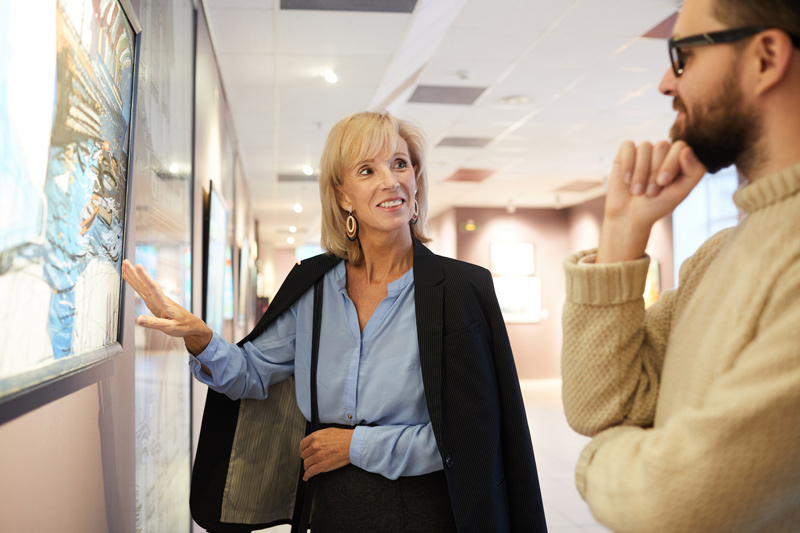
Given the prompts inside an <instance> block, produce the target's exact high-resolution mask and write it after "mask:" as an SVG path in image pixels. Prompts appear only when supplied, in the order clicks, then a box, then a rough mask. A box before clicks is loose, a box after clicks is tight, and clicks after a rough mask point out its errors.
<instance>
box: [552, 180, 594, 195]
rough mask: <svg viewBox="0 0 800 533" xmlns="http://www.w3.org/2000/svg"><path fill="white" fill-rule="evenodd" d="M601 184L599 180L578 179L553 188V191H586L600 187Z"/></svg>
mask: <svg viewBox="0 0 800 533" xmlns="http://www.w3.org/2000/svg"><path fill="white" fill-rule="evenodd" d="M602 185H603V182H601V181H586V180H578V181H573V182H572V183H568V184H566V185H564V186H563V187H559V188H558V189H555V190H554V191H553V192H586V191H590V190H592V189H594V188H596V187H600V186H602Z"/></svg>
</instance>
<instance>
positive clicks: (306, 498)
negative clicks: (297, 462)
mask: <svg viewBox="0 0 800 533" xmlns="http://www.w3.org/2000/svg"><path fill="white" fill-rule="evenodd" d="M324 279H325V276H323V277H321V278H320V279H319V281H317V283H316V284H315V285H314V326H313V328H314V329H313V333H312V336H311V383H310V386H311V424H310V427H309V429H308V434H309V435H310V434H311V433H313V432H315V431H316V430H317V429H319V406H318V405H317V363H318V362H319V337H320V329H321V327H322V291H323V280H324ZM302 476H303V470H302V468H301V470H300V483H306V487H305V488H306V490H305V494H303V507H302V511H301V512H300V518H299V522H298V523H297V529H296V530H295V529H292V532H293V533H295V532H299V533H305V532H306V531H307V530H308V521H309V518H311V502H312V500H313V498H314V489H315V487H316V481H317V478H316V477H312V478H311V479H309V480H308V481H307V482H304V481H303V479H302Z"/></svg>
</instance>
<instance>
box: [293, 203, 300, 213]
mask: <svg viewBox="0 0 800 533" xmlns="http://www.w3.org/2000/svg"><path fill="white" fill-rule="evenodd" d="M292 209H294V212H295V213H302V212H303V206H302V205H300V204H294V205H293V206H292Z"/></svg>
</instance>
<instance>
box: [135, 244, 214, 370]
mask: <svg viewBox="0 0 800 533" xmlns="http://www.w3.org/2000/svg"><path fill="white" fill-rule="evenodd" d="M122 277H123V278H125V281H127V282H128V284H129V285H130V286H131V287H133V290H135V291H136V292H137V294H139V296H140V297H141V298H142V300H144V303H145V305H146V306H147V308H148V309H149V310H150V312H151V313H153V316H145V315H142V316H140V317H138V318H137V319H136V323H137V324H139V325H140V326H143V327H145V328H152V329H157V330H159V331H163V332H164V333H166V334H167V335H170V336H172V337H182V338H183V340H184V342H185V343H186V348H187V349H188V350H189V352H191V353H192V354H193V355H198V354H200V353H201V352H202V351H203V350H205V349H206V346H208V343H209V342H211V337H212V336H213V332H212V331H211V328H209V327H208V326H206V324H205V322H203V321H202V320H200V319H199V318H197V317H196V316H194V315H193V314H192V313H190V312H189V311H187V310H186V309H184V308H183V307H181V306H180V305H178V304H176V303H175V302H174V301H173V300H172V299H170V298H168V297H167V295H166V294H164V291H163V290H161V286H160V285H159V284H158V283H157V282H156V280H154V279H153V278H152V277H151V276H150V274H148V273H147V271H146V270H145V269H144V267H143V266H142V265H136V266H135V267H134V266H133V265H132V264H131V262H130V261H128V260H127V259H126V260H124V261H123V262H122Z"/></svg>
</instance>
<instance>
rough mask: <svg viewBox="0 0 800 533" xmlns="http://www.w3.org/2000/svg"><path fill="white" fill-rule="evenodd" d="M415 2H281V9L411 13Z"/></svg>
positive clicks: (329, 0)
mask: <svg viewBox="0 0 800 533" xmlns="http://www.w3.org/2000/svg"><path fill="white" fill-rule="evenodd" d="M416 4H417V0H392V1H391V2H387V1H386V0H281V9H306V10H315V11H364V12H368V13H411V12H412V11H414V6H415V5H416Z"/></svg>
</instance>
